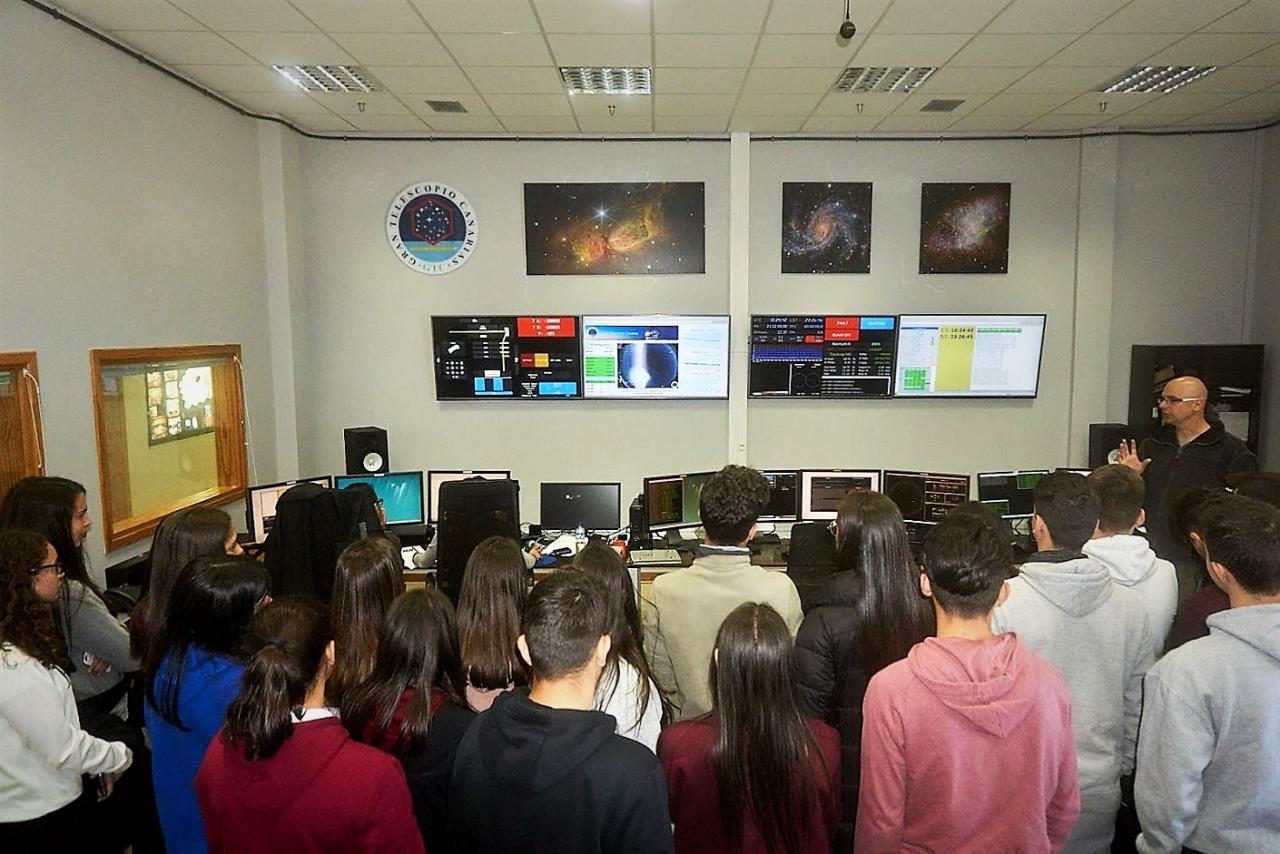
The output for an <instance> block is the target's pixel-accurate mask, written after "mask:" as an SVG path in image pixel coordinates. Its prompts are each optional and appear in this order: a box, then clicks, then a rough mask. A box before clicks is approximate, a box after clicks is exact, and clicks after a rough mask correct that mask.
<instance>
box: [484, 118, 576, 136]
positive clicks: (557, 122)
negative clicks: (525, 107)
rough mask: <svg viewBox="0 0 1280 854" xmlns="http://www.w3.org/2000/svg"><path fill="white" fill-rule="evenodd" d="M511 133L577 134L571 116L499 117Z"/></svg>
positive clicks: (574, 122)
mask: <svg viewBox="0 0 1280 854" xmlns="http://www.w3.org/2000/svg"><path fill="white" fill-rule="evenodd" d="M500 118H501V121H502V124H503V125H504V126H505V127H506V129H507V130H508V131H510V132H511V133H577V132H578V123H577V122H576V121H574V119H573V116H501V117H500Z"/></svg>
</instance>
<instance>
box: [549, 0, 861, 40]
mask: <svg viewBox="0 0 1280 854" xmlns="http://www.w3.org/2000/svg"><path fill="white" fill-rule="evenodd" d="M553 2H554V0H553ZM768 8H769V0H696V2H690V0H653V23H654V30H655V32H659V33H758V32H760V28H761V27H762V26H763V25H764V15H765V10H766V9H768ZM839 23H840V22H839V21H836V22H835V26H832V28H831V31H832V32H835V27H836V26H838V25H839Z"/></svg>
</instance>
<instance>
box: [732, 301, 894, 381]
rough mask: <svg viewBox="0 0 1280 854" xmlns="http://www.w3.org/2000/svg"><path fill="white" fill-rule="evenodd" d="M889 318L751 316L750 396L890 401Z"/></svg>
mask: <svg viewBox="0 0 1280 854" xmlns="http://www.w3.org/2000/svg"><path fill="white" fill-rule="evenodd" d="M896 327H897V318H896V317H894V316H893V315H877V316H871V315H800V314H753V315H752V316H751V345H750V346H751V350H750V354H751V358H750V368H749V371H748V373H749V378H748V383H749V385H748V390H747V391H748V394H749V395H750V396H751V397H845V398H847V397H888V396H889V392H890V384H891V383H892V382H893V352H894V344H895V343H896V341H895V332H896Z"/></svg>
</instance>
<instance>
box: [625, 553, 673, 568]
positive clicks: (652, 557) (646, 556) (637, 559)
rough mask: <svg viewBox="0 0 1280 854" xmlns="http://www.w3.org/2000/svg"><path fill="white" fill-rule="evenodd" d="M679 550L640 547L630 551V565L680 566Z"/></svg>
mask: <svg viewBox="0 0 1280 854" xmlns="http://www.w3.org/2000/svg"><path fill="white" fill-rule="evenodd" d="M680 563H681V562H680V552H678V551H676V550H675V549H641V550H637V551H633V552H632V553H631V565H632V566H680Z"/></svg>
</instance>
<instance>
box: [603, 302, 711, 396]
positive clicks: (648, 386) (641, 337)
mask: <svg viewBox="0 0 1280 854" xmlns="http://www.w3.org/2000/svg"><path fill="white" fill-rule="evenodd" d="M582 365H583V380H584V382H583V395H584V396H585V397H588V398H597V399H614V400H637V399H654V398H667V399H674V398H727V397H728V396H729V318H728V316H726V315H595V316H591V315H587V316H584V317H583V318H582Z"/></svg>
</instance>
